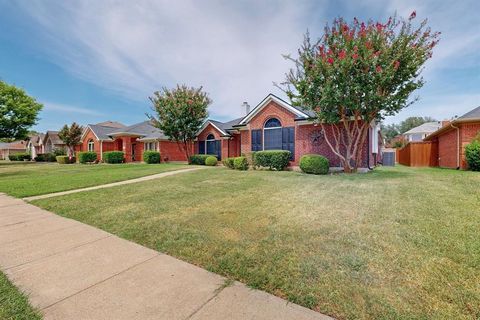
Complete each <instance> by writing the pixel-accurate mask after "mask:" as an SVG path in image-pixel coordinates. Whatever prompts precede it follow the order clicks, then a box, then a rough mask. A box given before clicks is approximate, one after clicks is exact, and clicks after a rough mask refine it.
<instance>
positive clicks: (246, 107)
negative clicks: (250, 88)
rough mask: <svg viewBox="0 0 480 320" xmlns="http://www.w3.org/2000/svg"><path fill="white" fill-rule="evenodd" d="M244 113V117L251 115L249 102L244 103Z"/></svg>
mask: <svg viewBox="0 0 480 320" xmlns="http://www.w3.org/2000/svg"><path fill="white" fill-rule="evenodd" d="M242 111H243V114H244V115H247V114H248V113H250V105H249V104H248V102H246V101H244V102H243V103H242Z"/></svg>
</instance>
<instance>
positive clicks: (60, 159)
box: [56, 156, 75, 164]
mask: <svg viewBox="0 0 480 320" xmlns="http://www.w3.org/2000/svg"><path fill="white" fill-rule="evenodd" d="M56 160H57V162H58V163H60V164H69V163H75V157H72V159H69V157H68V156H56Z"/></svg>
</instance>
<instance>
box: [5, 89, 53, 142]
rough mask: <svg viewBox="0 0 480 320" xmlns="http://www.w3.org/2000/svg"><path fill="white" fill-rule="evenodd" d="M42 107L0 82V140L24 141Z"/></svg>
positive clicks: (20, 90)
mask: <svg viewBox="0 0 480 320" xmlns="http://www.w3.org/2000/svg"><path fill="white" fill-rule="evenodd" d="M42 108H43V105H42V104H40V103H38V102H37V101H36V100H35V99H34V98H32V97H30V96H29V95H27V93H26V92H25V91H24V90H22V89H20V88H17V87H15V86H12V85H9V84H8V83H6V82H4V81H1V80H0V139H9V140H14V139H24V138H26V137H27V134H28V130H29V129H30V127H31V126H33V125H34V124H35V123H36V122H37V120H38V113H39V112H40V110H41V109H42Z"/></svg>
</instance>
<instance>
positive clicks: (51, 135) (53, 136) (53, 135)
mask: <svg viewBox="0 0 480 320" xmlns="http://www.w3.org/2000/svg"><path fill="white" fill-rule="evenodd" d="M48 139H50V141H51V142H52V143H53V144H65V143H64V142H63V141H62V139H60V137H59V136H58V131H51V130H50V131H47V133H46V134H45V136H44V137H43V143H44V144H45V142H46V141H47V140H48Z"/></svg>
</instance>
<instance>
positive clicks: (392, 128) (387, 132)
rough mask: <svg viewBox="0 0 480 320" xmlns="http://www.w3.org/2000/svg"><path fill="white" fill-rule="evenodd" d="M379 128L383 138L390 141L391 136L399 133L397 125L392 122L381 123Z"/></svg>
mask: <svg viewBox="0 0 480 320" xmlns="http://www.w3.org/2000/svg"><path fill="white" fill-rule="evenodd" d="M380 130H381V132H382V136H383V137H384V138H385V140H386V141H387V142H390V141H391V140H392V139H393V138H395V137H396V136H398V135H399V134H400V130H399V126H398V125H397V124H395V123H392V124H387V125H385V124H383V123H382V124H381V126H380Z"/></svg>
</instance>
